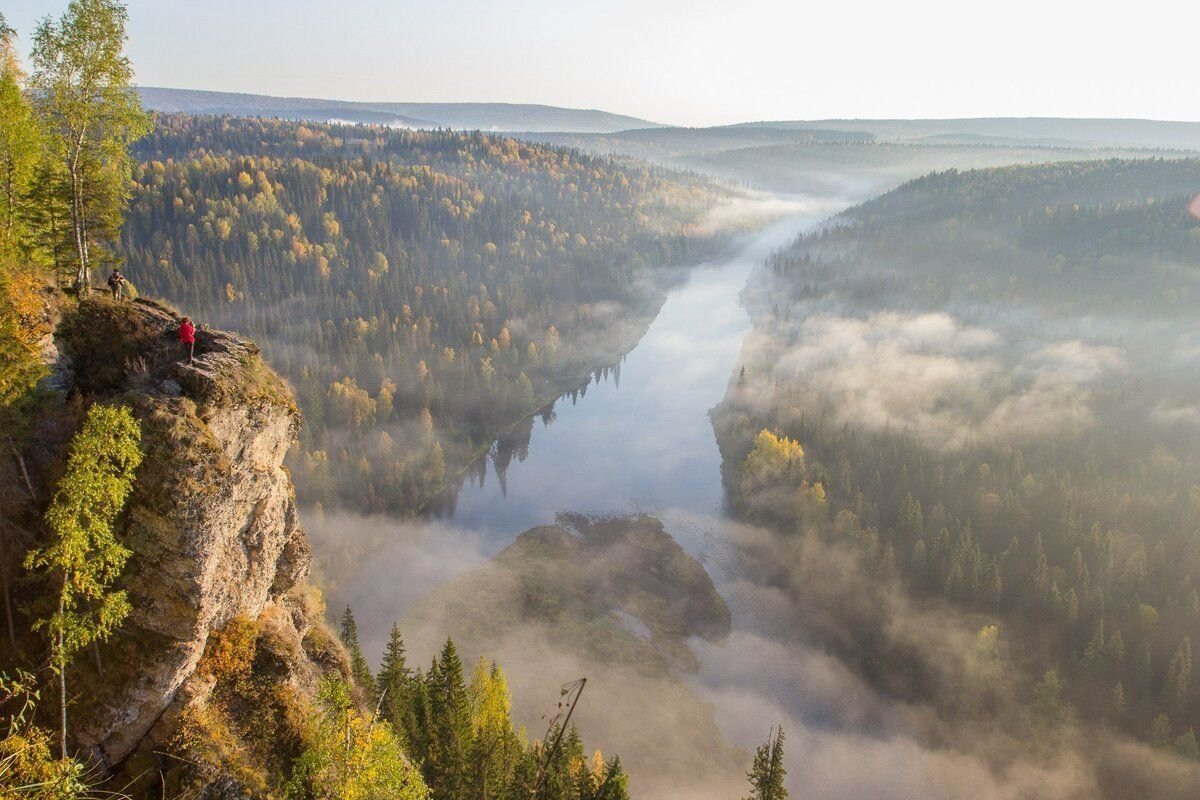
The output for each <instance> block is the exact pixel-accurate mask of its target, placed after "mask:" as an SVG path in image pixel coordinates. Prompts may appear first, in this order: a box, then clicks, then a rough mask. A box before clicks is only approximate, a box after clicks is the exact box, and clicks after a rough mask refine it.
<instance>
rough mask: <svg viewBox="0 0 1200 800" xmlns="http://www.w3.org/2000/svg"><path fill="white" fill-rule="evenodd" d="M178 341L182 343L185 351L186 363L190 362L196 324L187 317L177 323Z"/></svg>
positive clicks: (194, 342) (194, 344)
mask: <svg viewBox="0 0 1200 800" xmlns="http://www.w3.org/2000/svg"><path fill="white" fill-rule="evenodd" d="M179 343H180V344H181V345H183V352H185V353H187V357H188V363H189V364H191V363H192V361H193V358H192V357H193V355H194V354H195V351H196V326H195V325H193V324H192V321H191V320H190V319H189V318H187V317H184V318H183V322H181V323H179Z"/></svg>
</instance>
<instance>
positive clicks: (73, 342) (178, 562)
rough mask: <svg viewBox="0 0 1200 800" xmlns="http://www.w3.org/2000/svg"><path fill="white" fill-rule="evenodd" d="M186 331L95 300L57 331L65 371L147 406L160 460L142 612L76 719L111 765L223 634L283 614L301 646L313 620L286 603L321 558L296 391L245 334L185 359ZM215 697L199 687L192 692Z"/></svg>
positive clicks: (143, 546)
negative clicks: (303, 523) (309, 514)
mask: <svg viewBox="0 0 1200 800" xmlns="http://www.w3.org/2000/svg"><path fill="white" fill-rule="evenodd" d="M176 325H177V317H176V316H175V315H174V314H172V313H171V312H169V311H168V310H166V309H165V308H163V307H161V306H157V305H155V304H152V303H144V302H136V303H113V302H110V301H108V300H106V299H104V300H89V301H85V302H84V303H82V304H81V305H80V306H79V308H78V309H77V310H75V311H72V312H71V313H69V314H67V315H64V318H63V320H62V323H61V324H60V326H59V330H58V336H57V338H58V348H57V350H58V358H60V359H63V360H64V361H65V360H69V366H70V369H69V370H67V369H62V368H59V369H56V370H55V374H58V375H64V374H70V375H72V376H73V378H72V380H73V384H72V386H71V387H70V388H71V389H72V390H73V391H76V392H78V393H81V394H82V395H84V396H85V397H87V399H89V400H100V401H120V402H124V403H126V404H128V405H129V406H130V407H131V408H133V409H134V411H135V413H136V414H137V416H138V417H139V419H140V420H141V423H142V429H143V446H144V449H145V453H146V457H145V461H144V463H143V466H142V469H141V470H140V471H139V474H138V481H137V488H136V489H135V492H134V495H133V496H132V498H131V500H130V503H129V506H128V511H127V529H126V532H125V541H126V543H127V544H128V545H129V546H130V547H131V548H132V550H133V551H134V556H133V558H132V559H131V561H130V563H129V565H128V567H127V568H126V573H125V579H124V580H125V588H126V589H127V590H128V592H129V599H130V601H131V603H132V606H133V612H132V614H131V615H130V617H129V618H128V620H127V621H126V623H125V625H124V626H123V629H122V631H121V634H120V636H118V637H116V638H115V639H114V640H113V641H112V642H111V643H110V645H109V646H108V650H109V651H111V652H109V653H107V654H106V661H107V663H106V664H105V670H104V671H103V673H102V678H100V677H99V676H98V677H97V679H96V680H95V681H94V685H93V686H87V687H85V689H86V690H87V691H88V692H89V694H90V700H91V702H89V703H87V704H86V708H85V707H84V704H80V713H79V714H78V715H77V718H76V720H75V721H74V722H73V729H74V736H75V739H76V743H77V744H78V745H79V746H81V747H84V748H89V749H91V750H92V751H93V752H94V753H95V754H97V755H98V756H99V757H100V758H101V759H102V760H103V761H104V762H105V763H107V764H114V763H116V762H118V761H120V760H122V759H124V758H125V757H126V756H127V755H129V754H130V753H131V752H132V751H133V750H134V749H135V748H136V747H137V746H138V744H139V742H141V741H142V739H143V738H144V737H146V735H147V734H148V733H149V732H150V730H151V729H152V728H153V727H154V726H155V725H156V723H157V722H158V721H159V720H160V718H161V717H163V715H164V713H165V712H167V710H168V709H169V708H171V707H172V704H173V703H174V702H175V701H176V698H177V695H179V693H180V690H181V688H182V687H184V685H185V683H186V682H188V680H189V678H191V677H192V676H193V673H194V672H195V670H196V666H197V664H198V662H199V661H200V659H201V656H202V655H203V654H204V648H205V643H206V642H207V640H208V637H209V635H210V633H211V632H212V631H214V630H219V629H221V628H222V627H223V626H224V625H225V624H226V623H227V622H228V621H230V620H232V619H234V618H235V617H243V618H249V619H258V618H260V617H261V616H263V614H264V612H266V611H268V610H271V609H278V611H279V613H278V614H276V616H279V617H280V618H283V619H287V620H289V621H290V622H289V627H290V629H291V630H292V632H293V633H294V635H295V638H296V639H297V640H299V639H300V638H302V637H303V635H304V633H305V631H304V628H305V627H306V626H307V625H308V624H309V620H307V619H306V618H305V616H304V614H303V613H301V612H300V611H298V609H297V608H296V607H295V606H296V604H295V603H292V602H290V601H289V599H288V597H287V595H288V592H289V591H290V590H292V589H293V587H296V586H297V585H298V584H300V583H301V582H302V581H303V580H304V579H305V577H306V576H307V574H308V569H309V563H310V556H309V549H308V543H307V541H306V539H305V537H304V533H303V531H302V530H301V528H300V525H299V522H298V520H297V514H296V506H295V499H294V491H293V487H292V484H291V480H290V477H289V476H288V473H287V471H286V470H285V469H284V467H283V459H284V456H285V454H286V453H287V450H288V448H289V447H290V446H291V444H292V442H293V440H294V438H295V436H296V432H297V430H298V428H299V425H300V413H299V410H298V409H297V407H296V404H295V401H294V400H293V398H292V395H291V392H290V390H289V388H288V387H287V385H286V384H285V383H284V382H283V381H282V380H281V379H280V378H279V377H278V376H276V375H275V374H274V373H273V372H272V371H271V370H270V369H269V368H268V367H267V366H266V365H265V363H264V362H263V360H262V358H261V356H260V355H259V352H258V348H257V347H256V346H255V345H254V344H252V343H250V342H247V341H245V340H243V339H241V338H239V337H237V336H235V335H233V334H230V333H225V332H221V331H212V330H201V331H200V334H199V337H198V342H197V348H196V358H195V363H193V364H188V363H186V360H185V359H184V358H182V352H181V348H180V346H179V345H178V344H177V342H176V340H175V328H176ZM59 366H60V367H61V366H63V365H61V364H60V365H59ZM203 691H204V688H203V682H199V683H197V682H196V681H192V682H191V683H190V684H189V685H188V697H186V698H181V699H186V700H187V701H189V702H195V701H196V700H197V699H198V698H197V696H196V695H197V694H203ZM199 699H202V698H199ZM176 707H178V704H177V703H176Z"/></svg>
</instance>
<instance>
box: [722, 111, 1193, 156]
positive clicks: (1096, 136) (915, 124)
mask: <svg viewBox="0 0 1200 800" xmlns="http://www.w3.org/2000/svg"><path fill="white" fill-rule="evenodd" d="M734 127H746V128H777V129H788V130H810V129H829V128H835V129H838V130H843V131H860V132H863V133H872V134H874V135H875V136H876V138H878V139H886V140H892V141H911V140H920V139H929V138H930V137H955V138H956V139H957V141H956V143H965V142H967V141H969V138H974V139H975V143H982V142H987V141H988V140H990V141H991V143H997V144H999V143H1004V144H1014V143H1016V142H1020V143H1021V144H1023V145H1043V146H1061V145H1064V144H1074V145H1081V144H1086V145H1110V146H1112V145H1118V146H1123V147H1166V148H1188V149H1200V122H1170V121H1164V120H1150V119H1074V118H1059V117H980V118H978V119H820V120H779V121H773V122H746V123H742V124H740V125H738V126H734ZM963 137H969V138H963ZM976 137H978V138H976ZM935 141H936V140H935Z"/></svg>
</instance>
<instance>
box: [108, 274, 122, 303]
mask: <svg viewBox="0 0 1200 800" xmlns="http://www.w3.org/2000/svg"><path fill="white" fill-rule="evenodd" d="M108 288H109V289H111V290H112V296H113V300H116V299H118V298H119V297H120V296H121V290H122V289H124V288H125V276H124V275H122V274H121V270H119V269H117V268H116V267H113V271H112V275H109V276H108Z"/></svg>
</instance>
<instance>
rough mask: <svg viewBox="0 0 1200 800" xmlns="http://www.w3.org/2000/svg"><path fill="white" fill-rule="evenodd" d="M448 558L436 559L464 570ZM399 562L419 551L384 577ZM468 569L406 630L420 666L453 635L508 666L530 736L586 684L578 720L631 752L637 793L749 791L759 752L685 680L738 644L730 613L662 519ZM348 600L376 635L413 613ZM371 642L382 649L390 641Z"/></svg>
mask: <svg viewBox="0 0 1200 800" xmlns="http://www.w3.org/2000/svg"><path fill="white" fill-rule="evenodd" d="M438 541H439V542H442V546H443V547H445V546H447V545H445V542H447V541H449V539H444V537H442V536H441V535H439V536H438ZM451 549H453V547H451ZM472 551H473V548H471V547H466V548H465V552H467V553H469V552H472ZM388 553H391V554H393V555H391V556H389V555H388ZM446 555H447V553H446V552H445V551H443V553H442V556H443V557H439V558H437V559H434V562H435V563H437V564H442V563H444V562H446V561H451V560H453V559H448V558H445V556H446ZM391 557H395V558H407V557H409V554H407V553H404V552H402V551H401V550H400V549H398V548H390V549H388V548H385V549H384V550H382V551H377V552H375V554H374V556H373V558H374V559H375V563H376V567H377V568H378V569H380V570H383V571H384V572H386V571H387V569H388V567H386V566H385V565H384V564H383V562H384V561H386V560H387V559H388V558H391ZM456 563H458V564H459V565H460V567H459V568H460V569H462V570H464V571H462V572H461V573H457V576H456V577H453V578H452V579H449V580H447V579H446V576H444V575H443V577H441V578H438V579H437V580H436V583H437V588H435V589H433V590H432V591H430V592H429V593H428V594H426V595H424V596H423V597H422V598H421V599H420V601H419V602H417V603H415V604H411V605H409V606H408V610H407V613H405V615H404V617H403V619H401V620H400V621H399V623H400V630H401V631H403V635H404V637H405V641H406V643H407V646H408V648H409V654H410V661H411V662H412V663H415V664H421V663H423V662H424V661H426V660H428V659H429V658H431V657H432V656H433V655H434V654H436V653H437V652H438V650H439V648H440V647H441V646H442V642H443V641H444V639H445V637H446V636H447V635H449V636H452V637H453V639H454V641H455V643H456V645H457V646H458V648H459V649H460V651H461V652H462V653H463V654H464V658H466V659H468V660H474V659H476V658H479V657H483V658H485V659H487V660H489V661H491V660H495V661H498V662H499V663H501V664H503V665H504V667H505V671H506V675H507V679H508V683H509V686H510V688H511V690H512V694H513V717H514V720H516V721H517V723H518V724H520V725H523V726H525V728H526V729H527V731H528V732H529V735H530V736H534V735H540V734H541V731H542V730H543V729H544V728H545V724H546V723H545V720H544V719H543V715H544V714H546V712H547V711H548V710H550V709H552V708H553V705H554V703H555V702H556V700H557V686H558V684H559V683H560V682H567V681H570V680H574V679H576V678H579V677H582V676H586V677H587V678H588V683H587V687H586V691H585V693H584V694H583V696H582V698H581V701H580V704H579V707H578V710H577V712H576V714H575V716H574V717H573V718H572V719H573V721H574V722H576V723H577V724H578V725H579V728H580V731H581V732H582V734H583V736H584V737H585V738H586V740H587V741H588V742H589V743H592V744H594V745H595V746H598V747H600V748H601V749H602V750H603V751H604V752H605V753H606V754H607V753H617V754H619V755H620V757H621V763H622V764H623V765H624V767H625V769H626V770H627V771H628V773H629V776H630V789H631V793H632V794H633V795H634V796H643V797H664V798H670V797H679V798H684V797H711V798H714V800H715V798H718V797H729V796H735V795H736V794H737V793H739V792H742V791H744V772H745V770H746V768H747V767H748V765H749V755H748V754H746V753H742V752H741V751H739V750H737V749H735V748H733V747H731V746H730V745H729V744H728V743H727V742H726V741H725V740H724V738H723V737H722V736H721V734H720V732H719V730H718V728H717V726H716V723H715V720H714V717H713V711H712V708H711V707H710V706H709V705H708V704H706V703H705V702H703V701H701V700H700V699H698V698H697V697H696V695H695V694H694V692H692V691H691V690H690V689H689V688H688V687H687V685H686V684H685V683H684V682H683V681H682V680H681V679H680V678H679V677H678V675H679V674H680V672H682V673H683V674H687V673H691V672H694V671H695V670H696V669H697V668H698V666H699V664H698V662H697V660H696V656H695V654H694V652H693V650H692V647H693V646H694V645H695V642H696V641H711V642H720V641H722V640H723V639H724V637H726V636H728V634H729V630H730V620H729V611H728V609H727V607H726V606H725V603H724V601H723V600H722V599H721V597H720V595H719V594H718V593H717V592H716V590H715V588H714V586H713V584H712V581H711V580H710V578H709V577H708V575H707V574H706V573H705V570H704V568H703V566H701V565H700V564H699V563H698V562H697V561H695V560H694V559H693V558H691V557H690V556H688V555H687V554H686V553H685V552H684V551H683V549H682V548H681V547H680V546H679V545H678V544H676V543H675V542H674V541H673V540H672V538H671V537H670V536H669V535H668V534H667V533H666V532H665V531H664V530H663V527H662V525H661V523H659V522H658V521H657V520H655V519H653V518H650V517H645V516H633V517H615V518H587V517H582V516H578V515H562V516H560V518H559V522H558V524H557V525H552V526H544V527H540V528H535V529H533V530H530V531H527V532H525V533H523V534H521V535H520V536H519V537H517V539H516V541H515V542H513V543H512V544H511V545H509V546H508V547H506V548H505V549H504V550H502V551H501V552H500V553H498V554H496V555H495V556H494V557H492V558H490V559H489V560H487V561H483V562H481V561H480V560H479V559H478V557H464V558H463V559H460V560H458V561H457V562H456ZM471 563H474V564H475V566H470V564H471ZM468 566H470V568H469V569H468V568H467V567H468ZM435 569H437V567H435ZM404 572H405V573H406V574H407V573H408V572H409V570H408V569H407V568H405V569H404ZM341 594H342V595H343V596H346V597H347V598H349V599H350V602H352V604H353V606H354V609H355V613H356V614H357V616H358V618H359V619H360V620H366V621H367V622H366V623H365V624H364V625H363V628H364V630H365V629H370V630H375V631H378V630H383V629H385V626H384V624H381V623H382V622H383V620H384V619H386V618H387V615H389V614H395V613H396V609H397V608H400V607H402V598H398V597H396V596H392V595H391V594H389V593H384V592H380V591H378V588H376V589H375V590H373V591H365V590H360V589H355V588H354V587H353V586H344V587H343V590H342V592H341ZM368 644H369V645H370V646H369V647H368V652H370V650H371V649H372V648H373V647H374V646H376V645H377V644H378V642H377V641H372V642H370V643H368ZM761 733H762V735H765V726H764V730H763V732H761Z"/></svg>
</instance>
